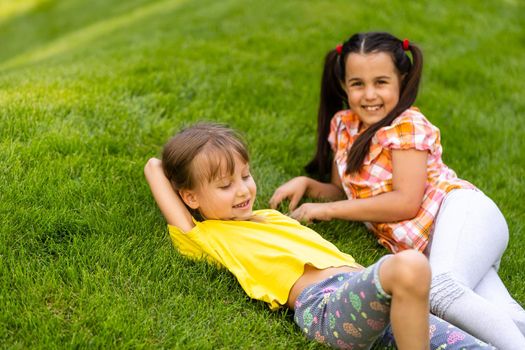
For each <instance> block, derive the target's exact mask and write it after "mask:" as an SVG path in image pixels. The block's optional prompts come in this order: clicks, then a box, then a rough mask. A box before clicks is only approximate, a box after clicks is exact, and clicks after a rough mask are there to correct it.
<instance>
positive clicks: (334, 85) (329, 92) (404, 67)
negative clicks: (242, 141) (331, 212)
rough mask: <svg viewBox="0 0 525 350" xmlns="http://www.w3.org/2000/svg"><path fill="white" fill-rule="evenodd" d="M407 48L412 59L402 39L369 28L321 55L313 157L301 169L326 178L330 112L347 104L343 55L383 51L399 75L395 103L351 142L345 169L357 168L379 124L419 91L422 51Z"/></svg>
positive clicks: (405, 106) (386, 121) (396, 113)
mask: <svg viewBox="0 0 525 350" xmlns="http://www.w3.org/2000/svg"><path fill="white" fill-rule="evenodd" d="M408 50H409V51H410V53H411V54H412V61H411V60H410V58H409V57H408V56H407V54H406V53H405V51H404V49H403V41H401V40H400V39H398V38H396V37H395V36H393V35H391V34H389V33H380V32H369V33H357V34H354V35H353V36H352V37H350V38H349V39H348V40H347V41H345V42H344V43H343V46H342V50H341V53H340V54H339V53H338V52H337V51H336V50H335V49H333V50H330V51H329V52H328V53H327V55H326V57H325V64H324V70H323V75H322V79H321V98H320V102H319V109H318V113H317V150H316V153H315V156H314V158H313V159H312V160H311V161H310V162H309V163H308V164H307V165H306V167H305V169H306V171H307V172H308V173H310V174H318V175H319V177H320V178H321V179H326V178H327V176H329V174H330V170H331V166H332V159H331V153H330V145H329V143H328V140H327V138H328V134H329V132H330V122H331V120H332V117H333V116H334V114H335V113H336V112H338V111H340V110H342V109H344V108H346V105H347V95H346V92H345V91H344V90H343V88H342V84H343V83H344V79H345V66H346V59H347V57H348V55H349V54H351V53H359V54H369V53H377V52H385V53H387V54H389V55H390V57H392V61H393V63H394V66H395V67H396V69H397V71H398V73H399V75H400V76H401V77H402V80H401V86H400V91H399V101H398V103H397V105H396V106H395V107H394V108H393V109H392V110H391V111H390V112H389V113H388V114H387V115H386V116H385V118H383V119H382V120H380V121H379V122H377V123H375V124H373V125H371V126H370V127H369V128H367V129H366V130H365V131H364V132H363V133H362V134H361V135H359V137H358V138H357V140H356V141H355V142H354V144H353V145H352V147H351V148H350V151H349V154H348V162H347V166H346V173H347V174H349V173H353V172H357V171H359V169H360V168H361V166H362V165H363V161H364V159H365V157H366V154H367V153H368V152H369V149H370V142H371V140H372V137H373V136H374V134H375V133H376V132H377V130H379V129H380V128H382V127H384V126H387V125H390V124H391V123H392V121H393V120H394V119H395V118H397V117H398V116H399V115H400V114H401V113H403V112H404V111H405V110H406V109H408V108H410V107H411V106H412V104H413V103H414V102H415V100H416V97H417V93H418V91H419V81H420V79H421V73H422V69H423V54H422V52H421V50H420V49H419V48H418V47H417V46H416V45H414V44H412V43H410V44H409V46H408Z"/></svg>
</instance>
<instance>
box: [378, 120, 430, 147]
mask: <svg viewBox="0 0 525 350" xmlns="http://www.w3.org/2000/svg"><path fill="white" fill-rule="evenodd" d="M410 112H411V113H407V112H405V113H403V114H402V115H401V116H399V117H398V118H397V119H395V120H394V122H393V123H392V125H390V126H387V127H384V128H381V129H379V130H378V131H377V133H376V138H377V142H378V143H379V144H380V145H381V146H382V147H384V148H389V149H400V150H406V149H416V150H419V151H430V152H431V153H434V151H435V150H436V147H438V146H439V129H438V128H437V127H435V126H434V125H432V124H431V123H430V122H429V121H428V120H427V119H426V118H425V117H424V116H423V115H422V114H420V113H417V112H413V111H410Z"/></svg>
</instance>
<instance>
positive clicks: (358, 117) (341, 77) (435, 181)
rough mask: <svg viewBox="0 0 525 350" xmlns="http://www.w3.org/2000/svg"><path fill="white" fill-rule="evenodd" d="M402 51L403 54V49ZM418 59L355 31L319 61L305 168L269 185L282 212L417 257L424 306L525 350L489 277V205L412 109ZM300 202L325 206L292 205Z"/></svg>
mask: <svg viewBox="0 0 525 350" xmlns="http://www.w3.org/2000/svg"><path fill="white" fill-rule="evenodd" d="M408 52H410V54H411V56H412V59H410V57H409V55H407V53H408ZM422 64H423V57H422V53H421V51H420V49H419V48H418V47H417V46H416V45H414V44H412V43H409V42H408V40H399V39H398V38H396V37H394V36H392V35H390V34H388V33H375V32H372V33H360V34H355V35H353V36H352V37H350V38H349V39H348V40H347V41H345V42H344V43H343V44H342V45H338V46H337V47H336V49H334V50H331V51H330V52H329V53H328V54H327V56H326V59H325V67H324V71H323V77H322V85H321V100H320V106H319V112H318V141H317V152H316V155H315V157H314V159H313V160H312V161H311V162H310V163H309V164H308V165H307V167H306V169H307V171H309V172H310V173H317V174H318V175H319V177H320V178H321V179H323V178H325V179H326V178H327V177H330V182H320V181H317V180H314V179H312V178H309V177H304V176H301V177H297V178H294V179H292V180H290V181H289V182H287V183H285V184H284V185H282V186H281V187H279V188H278V189H277V190H276V191H275V193H274V195H273V196H272V198H271V200H270V205H271V207H273V208H275V207H277V206H278V204H279V203H280V202H281V201H283V200H284V199H289V200H290V204H289V209H290V211H291V214H290V215H291V216H292V217H293V218H295V219H298V220H301V221H306V222H310V221H313V220H331V219H343V220H355V221H363V222H365V224H366V226H367V227H368V228H369V229H370V230H371V231H372V232H373V233H374V234H375V235H376V236H377V238H378V241H379V243H380V244H382V245H384V246H385V247H386V248H388V249H389V250H391V251H392V252H398V251H402V250H406V249H417V250H419V251H422V252H425V253H426V254H427V256H428V258H429V261H430V265H431V267H432V274H433V278H432V286H431V292H430V307H431V310H432V311H433V312H434V313H435V314H436V315H438V316H440V317H442V318H444V319H445V320H447V321H449V322H451V323H453V324H455V325H457V326H459V327H461V328H463V329H464V330H467V331H469V332H470V333H472V334H473V335H475V336H477V337H478V338H480V339H482V340H484V341H487V342H489V343H491V344H493V345H495V346H496V347H497V348H500V349H525V337H524V334H525V311H524V310H523V308H522V307H521V306H520V305H519V304H518V303H517V302H516V301H515V300H514V299H513V298H512V297H511V296H510V295H509V293H508V291H507V289H506V288H505V286H504V284H503V283H502V281H501V279H500V278H499V276H498V274H497V271H498V268H499V263H500V260H501V256H502V255H503V252H504V250H505V248H506V246H507V242H508V228H507V224H506V222H505V219H504V217H503V215H502V214H501V212H500V211H499V209H498V207H497V206H496V205H495V204H494V202H492V200H491V199H490V198H488V197H487V196H485V195H484V194H483V193H482V192H481V191H480V190H479V189H477V188H476V187H475V186H473V185H472V184H470V183H468V182H467V181H464V180H461V179H459V178H458V177H457V176H456V174H455V173H454V171H453V170H452V169H450V168H448V167H447V166H446V165H445V164H444V163H443V161H442V159H441V154H442V147H441V143H440V133H439V129H438V128H437V127H435V126H434V125H432V124H431V123H430V122H429V121H428V120H427V119H426V118H425V116H424V115H423V114H421V112H420V111H419V110H418V109H417V108H415V107H413V104H414V102H415V100H416V97H417V93H418V87H419V81H420V78H421V71H422ZM303 196H308V197H311V198H319V199H324V200H328V202H324V203H305V204H302V205H301V206H299V207H298V206H297V205H298V203H299V201H300V200H301V198H302V197H303Z"/></svg>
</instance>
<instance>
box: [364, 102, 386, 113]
mask: <svg viewBox="0 0 525 350" xmlns="http://www.w3.org/2000/svg"><path fill="white" fill-rule="evenodd" d="M381 107H383V105H382V104H379V105H367V106H364V105H363V106H361V108H363V109H364V110H365V111H368V112H375V111H378V110H379V109H381Z"/></svg>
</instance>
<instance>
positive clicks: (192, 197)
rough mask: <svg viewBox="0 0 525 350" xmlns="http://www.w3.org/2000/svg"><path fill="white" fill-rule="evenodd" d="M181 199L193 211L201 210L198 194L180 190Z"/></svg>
mask: <svg viewBox="0 0 525 350" xmlns="http://www.w3.org/2000/svg"><path fill="white" fill-rule="evenodd" d="M179 195H180V198H182V200H183V201H184V203H186V205H187V206H188V207H190V208H191V209H198V208H199V201H198V199H197V194H196V193H195V192H194V191H192V190H179Z"/></svg>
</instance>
